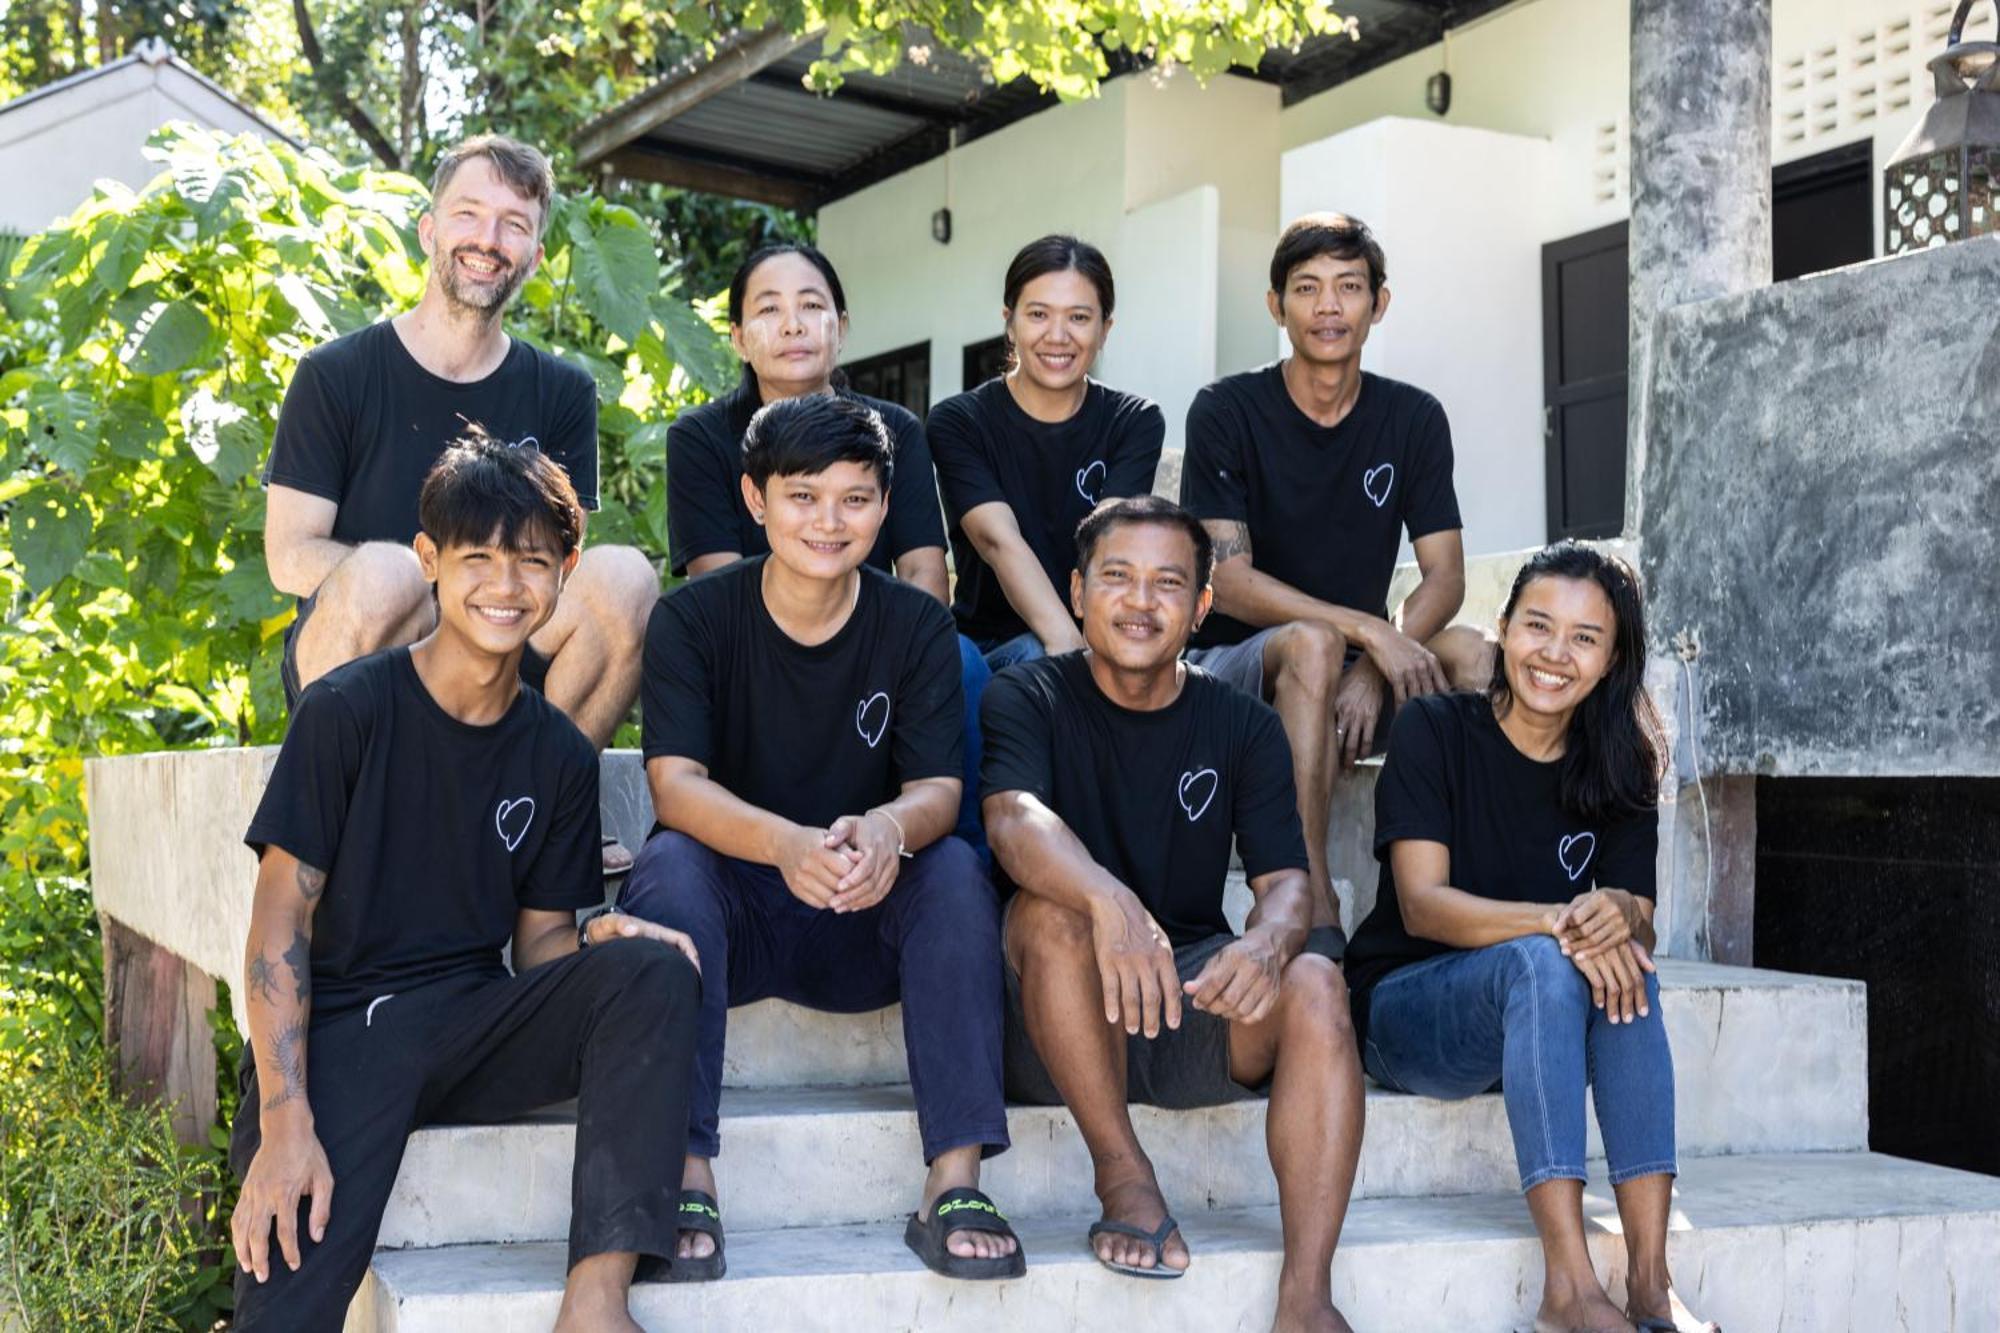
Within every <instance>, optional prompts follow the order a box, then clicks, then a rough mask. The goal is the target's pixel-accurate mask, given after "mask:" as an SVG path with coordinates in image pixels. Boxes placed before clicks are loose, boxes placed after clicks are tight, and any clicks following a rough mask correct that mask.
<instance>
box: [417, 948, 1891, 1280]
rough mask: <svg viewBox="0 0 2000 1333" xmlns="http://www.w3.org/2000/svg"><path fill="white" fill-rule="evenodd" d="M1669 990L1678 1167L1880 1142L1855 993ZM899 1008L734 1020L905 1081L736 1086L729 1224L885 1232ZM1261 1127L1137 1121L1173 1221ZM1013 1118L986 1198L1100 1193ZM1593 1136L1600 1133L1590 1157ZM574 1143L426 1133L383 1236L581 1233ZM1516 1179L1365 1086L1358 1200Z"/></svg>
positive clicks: (1049, 1130)
mask: <svg viewBox="0 0 2000 1333" xmlns="http://www.w3.org/2000/svg"><path fill="white" fill-rule="evenodd" d="M1661 975H1662V977H1663V978H1664V979H1665V981H1666V997H1665V1000H1664V1003H1665V1005H1666V1009H1667V1014H1668V1023H1669V1033H1670V1040H1671V1041H1672V1043H1673V1046H1674V1051H1675V1060H1676V1110H1677V1118H1678V1129H1679V1137H1680V1144H1681V1149H1682V1152H1683V1153H1684V1154H1686V1155H1687V1156H1689V1157H1705V1156H1712V1155H1717V1154H1724V1153H1757V1152H1775V1151H1785V1152H1794V1151H1844V1150H1853V1149H1860V1148H1863V1147H1865V1146H1866V1143H1867V1115H1866V1077H1865V1075H1866V1071H1865V1058H1866V1050H1867V1044H1866V1040H1865V1035H1864V1028H1863V1018H1862V991H1861V988H1860V987H1859V986H1858V985H1856V984H1855V983H1852V982H1844V981H1828V980H1822V979H1818V978H1811V977H1797V976H1790V975H1787V974H1783V973H1772V972H1757V971H1753V970H1750V969H1743V968H1725V967H1718V966H1715V965H1713V964H1692V963H1672V962H1668V963H1663V964H1662V968H1661ZM759 1011H762V1012H761V1013H760V1012H759ZM893 1015H894V1011H893V1010H889V1011H884V1013H883V1014H880V1015H866V1016H862V1017H860V1018H853V1017H845V1018H843V1017H841V1016H838V1015H826V1014H812V1013H809V1012H808V1011H805V1010H801V1009H798V1008H796V1007H794V1006H776V1007H773V1006H770V1005H758V1006H750V1007H746V1008H745V1009H742V1010H738V1011H737V1013H736V1015H735V1016H734V1018H733V1019H732V1028H731V1031H732V1047H733V1048H734V1049H738V1050H746V1051H747V1050H748V1049H750V1048H753V1047H754V1048H755V1049H756V1050H757V1051H758V1052H759V1053H760V1054H759V1060H760V1062H761V1060H762V1059H764V1058H771V1059H781V1060H783V1061H786V1062H789V1063H790V1066H791V1067H792V1070H793V1072H794V1073H795V1074H797V1073H798V1066H797V1062H799V1061H800V1060H802V1059H818V1060H820V1061H822V1062H821V1063H817V1064H815V1065H814V1066H812V1068H813V1069H815V1070H818V1071H825V1070H828V1069H836V1068H837V1069H840V1070H845V1071H850V1072H851V1071H852V1070H853V1069H854V1068H855V1067H856V1064H855V1059H854V1057H855V1052H856V1051H857V1050H859V1049H860V1048H862V1047H864V1046H880V1047H882V1048H883V1049H882V1052H881V1054H883V1055H884V1057H885V1058H886V1057H887V1056H889V1055H893V1056H894V1058H895V1061H896V1063H895V1064H894V1065H893V1066H886V1065H885V1066H883V1067H882V1068H881V1072H883V1073H886V1074H889V1075H890V1076H892V1077H894V1078H896V1079H897V1080H898V1082H897V1083H896V1084H892V1085H877V1086H865V1085H864V1086H848V1087H832V1088H817V1089H807V1088H800V1087H790V1088H737V1089H730V1090H727V1091H725V1094H724V1099H723V1126H722V1131H723V1143H724V1151H723V1154H722V1156H721V1157H719V1158H717V1159H716V1173H717V1176H718V1183H719V1185H720V1188H721V1194H722V1199H723V1208H724V1211H725V1213H726V1214H727V1215H728V1217H729V1218H730V1220H731V1223H732V1224H733V1225H735V1226H738V1227H742V1228H744V1229H746V1230H757V1229H761V1228H764V1227H768V1226H773V1225H776V1223H777V1222H778V1220H779V1219H781V1218H791V1219H794V1220H795V1221H797V1222H800V1223H801V1224H807V1223H810V1224H815V1225H826V1224H836V1223H852V1222H870V1221H880V1220H884V1219H889V1218H895V1217H899V1216H901V1215H902V1214H903V1213H904V1212H905V1211H907V1210H908V1209H909V1208H910V1207H911V1206H912V1201H911V1198H910V1196H911V1193H912V1192H913V1191H914V1190H915V1189H916V1187H917V1184H918V1183H919V1180H920V1164H921V1161H922V1155H921V1151H920V1148H919V1143H918V1138H917V1128H916V1115H915V1112H914V1110H913V1109H912V1106H911V1101H910V1095H909V1091H908V1089H907V1087H905V1086H902V1084H901V1083H900V1080H901V1079H902V1078H903V1077H904V1071H903V1069H902V1066H901V1051H900V1044H899V1043H897V1042H895V1041H894V1034H895V1033H896V1025H895V1023H894V1021H893ZM751 1016H756V1018H757V1021H758V1022H759V1023H761V1024H763V1026H761V1027H758V1028H756V1029H753V1032H754V1036H751V1037H750V1038H749V1039H748V1040H745V1039H744V1037H745V1034H744V1032H743V1024H742V1023H741V1020H742V1019H744V1018H746V1017H751ZM812 1052H831V1053H832V1054H831V1055H830V1056H829V1055H824V1054H823V1055H821V1056H818V1057H814V1056H812V1055H811V1053H812ZM767 1053H768V1054H767ZM1263 1117H1264V1104H1263V1103H1262V1102H1261V1101H1243V1102H1237V1103H1234V1104H1231V1105H1228V1106H1221V1107H1213V1108H1209V1109H1206V1110H1202V1111H1192V1112H1163V1111H1158V1110H1156V1109H1154V1108H1150V1107H1136V1108H1134V1117H1133V1118H1134V1124H1135V1127H1136V1128H1137V1130H1138V1132H1139V1135H1140V1138H1141V1141H1142V1142H1144V1143H1145V1144H1146V1146H1147V1149H1148V1151H1149V1152H1150V1153H1151V1155H1152V1157H1153V1159H1154V1161H1155V1163H1156V1164H1157V1165H1158V1168H1159V1171H1160V1174H1161V1178H1162V1183H1163V1185H1164V1186H1165V1187H1166V1189H1167V1190H1168V1192H1169V1196H1170V1197H1171V1198H1172V1199H1173V1200H1174V1201H1175V1207H1176V1208H1177V1209H1179V1210H1181V1211H1182V1212H1184V1213H1185V1212H1194V1211H1199V1210H1203V1209H1227V1208H1241V1207H1247V1206H1255V1205H1264V1204H1270V1203H1275V1202H1276V1197H1277V1196H1276V1186H1275V1184H1274V1183H1273V1181H1272V1179H1271V1173H1270V1169H1269V1167H1268V1165H1267V1164H1266V1161H1265V1156H1264V1135H1263ZM1008 1119H1009V1127H1010V1132H1011V1134H1012V1135H1013V1140H1014V1147H1013V1150H1012V1151H1010V1152H1008V1153H1006V1154H1004V1155H1002V1156H1000V1157H998V1158H995V1159H994V1160H993V1161H992V1162H991V1163H990V1164H989V1166H988V1168H987V1175H986V1183H987V1186H988V1188H989V1189H990V1190H991V1192H992V1193H993V1195H994V1197H995V1198H996V1199H998V1200H999V1201H1000V1204H1001V1206H1002V1207H1004V1208H1006V1209H1008V1210H1009V1211H1010V1212H1011V1213H1015V1214H1018V1215H1021V1216H1035V1215H1038V1214H1043V1213H1051V1212H1059V1211H1062V1210H1063V1209H1064V1207H1065V1200H1067V1199H1068V1198H1069V1196H1070V1194H1071V1193H1072V1191H1073V1189H1074V1187H1075V1183H1076V1182H1077V1181H1079V1180H1088V1179H1089V1178H1090V1161H1089V1157H1088V1155H1087V1154H1086V1153H1085V1151H1084V1148H1083V1143H1082V1140H1081V1138H1080V1137H1079V1135H1078V1134H1077V1132H1076V1127H1075V1123H1074V1121H1072V1120H1071V1118H1070V1116H1069V1114H1068V1113H1067V1112H1066V1111H1064V1110H1063V1109H1062V1108H1060V1107H1053V1108H1050V1107H1017V1108H1014V1109H1013V1110H1012V1111H1011V1112H1010V1114H1009V1117H1008ZM1595 1134H1596V1128H1595V1125H1594V1123H1593V1125H1592V1136H1593V1145H1594V1144H1595ZM574 1141H575V1126H574V1121H573V1117H572V1116H571V1115H570V1114H569V1113H568V1112H567V1111H563V1110H555V1111H551V1112H548V1113H544V1114H540V1115H537V1116H533V1117H529V1118H527V1119H525V1120H522V1121H519V1122H515V1123H512V1124H506V1125H494V1126H434V1127H431V1128H427V1129H424V1130H421V1131H419V1132H418V1133H417V1134H415V1135H413V1136H412V1137H411V1140H410V1146H409V1150H408V1153H407V1154H406V1156H405V1157H404V1161H403V1168H402V1174H401V1175H400V1177H399V1178H398V1180H397V1184H396V1188H395V1192H394V1194H393V1195H392V1196H391V1199H390V1203H389V1208H388V1211H387V1213H386V1215H385V1216H384V1219H383V1227H382V1233H381V1243H382V1244H383V1245H384V1246H388V1247H412V1246H429V1245H457V1244H468V1243H476V1242H485V1241H534V1240H555V1239H560V1238H562V1237H563V1236H566V1235H567V1234H568V1226H569V1203H570V1195H569V1180H570V1160H571V1156H572V1152H573V1149H574ZM1593 1151H1594V1152H1595V1151H1596V1149H1595V1147H1593ZM500 1162H505V1163H507V1164H508V1170H507V1171H506V1172H505V1173H501V1172H497V1171H495V1170H494V1169H493V1167H494V1164H495V1163H500ZM1516 1180H1517V1177H1516V1174H1515V1169H1514V1158H1513V1150H1512V1146H1511V1140H1510V1138H1509V1136H1508V1132H1507V1124H1506V1114H1505V1111H1504V1109H1503V1108H1502V1106H1501V1103H1500V1099H1499V1097H1497V1096H1492V1095H1489V1096H1485V1097H1475V1098H1472V1099H1470V1100H1467V1101H1462V1102H1436V1101H1432V1100H1430V1099H1428V1098H1422V1097H1407V1096H1401V1095H1397V1094H1394V1093H1387V1092H1382V1091H1379V1090H1376V1091H1373V1092H1371V1094H1370V1097H1369V1102H1368V1130H1367V1136H1366V1138H1365V1140H1364V1145H1363V1149H1362V1157H1361V1174H1360V1178H1359V1181H1358V1184H1357V1187H1356V1189H1357V1195H1358V1197H1407V1196H1415V1195H1436V1194H1472V1193H1480V1192H1486V1191H1493V1192H1504V1191H1507V1190H1509V1189H1512V1188H1513V1187H1514V1185H1515V1183H1516Z"/></svg>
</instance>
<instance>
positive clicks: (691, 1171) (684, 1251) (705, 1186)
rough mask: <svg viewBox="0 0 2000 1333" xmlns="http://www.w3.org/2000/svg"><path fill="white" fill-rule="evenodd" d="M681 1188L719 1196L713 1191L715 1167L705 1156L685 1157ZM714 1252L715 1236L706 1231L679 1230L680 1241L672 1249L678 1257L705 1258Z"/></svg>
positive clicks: (715, 1196) (713, 1197)
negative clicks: (685, 1162) (685, 1163)
mask: <svg viewBox="0 0 2000 1333" xmlns="http://www.w3.org/2000/svg"><path fill="white" fill-rule="evenodd" d="M681 1188H682V1189H684V1190H700V1191H701V1192H702V1193H703V1194H706V1195H707V1196H708V1197H709V1198H711V1199H715V1198H719V1197H720V1196H719V1195H717V1194H716V1192H715V1168H714V1167H713V1166H711V1165H709V1161H708V1159H707V1158H706V1157H690V1158H688V1159H687V1165H686V1166H684V1167H682V1168H681ZM714 1253H715V1237H713V1236H711V1235H709V1234H708V1233H707V1232H706V1231H683V1232H681V1243H680V1245H679V1246H678V1247H677V1248H676V1249H675V1250H674V1257H675V1258H678V1259H706V1258H708V1256H710V1255H711V1254H714Z"/></svg>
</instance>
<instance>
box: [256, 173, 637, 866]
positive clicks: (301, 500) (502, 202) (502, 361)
mask: <svg viewBox="0 0 2000 1333" xmlns="http://www.w3.org/2000/svg"><path fill="white" fill-rule="evenodd" d="M554 202H555V177H554V175H553V174H552V173H551V172H550V170H549V163H548V159H547V158H545V157H543V156H542V154H541V153H540V152H539V151H538V150H536V149H534V148H532V147H530V146H528V145H526V144H522V143H517V142H515V141H514V140H512V139H508V138H505V137H503V136H501V135H495V134H488V135H480V136H478V137H476V138H471V139H467V140H466V141H464V142H463V143H461V144H458V145H457V146H456V147H454V148H451V149H449V150H447V151H446V152H445V154H444V155H443V156H442V157H440V158H439V159H438V163H437V169H436V172H435V173H434V175H433V177H432V180H431V202H430V207H429V208H427V209H426V210H425V211H424V214H423V216H422V217H421V218H419V219H418V221H417V239H418V240H419V242H420V243H421V244H422V245H423V248H424V253H425V254H426V255H427V256H428V257H429V259H430V265H429V272H428V276H427V279H426V282H425V285H424V294H423V297H422V299H421V300H419V301H418V302H417V304H416V306H415V307H414V308H412V309H410V310H406V311H404V312H403V313H402V314H400V315H397V316H396V317H395V318H393V319H389V320H385V321H383V322H382V323H379V324H373V325H370V326H369V327H367V328H365V329H362V330H360V331H358V332H356V333H350V334H348V335H346V336H345V337H341V338H336V339H334V340H333V341H332V342H329V343H326V344H324V345H322V346H319V347H315V348H314V349H313V350H312V351H310V352H308V353H307V354H306V355H305V357H304V359H302V360H301V361H300V362H299V366H298V370H297V371H296V372H295V373H294V374H293V377H292V382H291V385H290V386H289V387H288V388H287V389H286V391H285V402H284V407H283V408H282V409H281V410H280V412H279V415H278V429H277V433H276V435H275V436H274V437H273V438H272V441H271V457H270V460H269V462H268V463H267V464H266V465H265V469H264V482H265V485H266V486H267V487H268V489H269V502H268V503H269V511H268V515H267V517H266V519H265V524H264V560H265V564H266V565H267V566H268V567H269V569H270V574H271V582H272V584H273V585H274V586H275V587H276V588H277V589H278V590H279V591H280V592H286V593H291V594H292V595H293V596H295V597H297V598H298V599H299V614H298V618H297V620H296V621H294V622H293V624H292V626H291V628H290V629H289V630H287V631H286V634H285V650H284V665H283V678H284V686H285V701H286V703H287V704H288V705H290V704H295V703H296V702H297V700H298V696H299V692H300V691H301V690H303V689H304V688H305V687H306V686H307V685H309V684H311V683H312V682H313V681H314V680H316V679H318V678H319V677H320V676H322V675H324V674H325V673H326V672H327V671H329V670H331V669H332V668H334V667H336V666H338V665H340V664H341V663H342V662H347V661H352V660H353V659H354V658H356V657H360V656H362V655H364V654H366V653H371V652H376V651H378V650H380V649H383V648H387V647H391V646H393V645H396V644H404V643H411V642H414V641H415V640H416V639H418V638H421V637H422V636H423V635H424V634H426V633H428V632H429V630H430V628H431V625H432V624H433V622H434V613H433V611H432V608H431V597H430V591H429V588H428V587H427V585H426V583H425V581H424V577H423V573H422V571H421V570H420V569H419V568H418V567H417V561H416V558H415V556H414V555H413V554H412V552H411V548H410V539H411V538H412V537H413V536H415V535H416V532H417V490H418V488H419V487H420V486H421V485H422V483H423V480H424V475H425V473H427V472H428V471H429V470H430V466H431V464H432V463H433V462H435V461H436V460H437V456H438V454H439V453H441V452H442V451H443V450H444V447H445V445H446V444H447V443H448V442H450V441H452V440H455V439H457V438H458V437H460V436H461V435H464V434H465V433H466V432H467V431H468V430H475V429H476V430H479V431H482V432H484V433H485V434H487V435H490V436H492V437H493V438H494V439H496V440H501V441H504V442H506V443H508V444H532V445H536V446H538V447H539V448H540V449H541V451H542V452H543V453H545V454H547V455H548V456H549V457H550V458H552V459H554V460H555V461H556V462H557V463H559V464H561V465H562V467H563V469H564V470H565V471H566V472H567V473H568V474H569V478H570V481H571V483H572V484H573V485H574V486H575V487H576V491H577V494H578V495H579V496H580V497H581V498H582V501H583V505H584V507H585V508H586V509H595V508H596V507H597V390H596V388H595V386H594V384H593V382H592V380H591V377H590V375H589V374H588V373H587V372H586V371H585V370H584V369H583V368H582V367H580V366H577V365H575V364H572V363H570V362H566V361H562V360H560V359H558V358H556V357H555V356H552V355H550V354H549V353H547V352H544V351H542V350H541V349H539V348H537V347H533V346H531V345H529V344H528V343H525V342H523V341H521V340H520V339H518V338H511V337H509V336H508V334H507V331H506V329H505V328H504V327H503V326H502V321H501V316H502V315H503V313H504V312H505V311H506V308H507V305H508V302H510V301H511V300H512V299H513V298H514V295H515V293H516V292H518V291H520V289H521V284H522V283H524V282H526V281H527V280H528V278H529V277H530V276H531V275H533V273H534V271H535V268H536V266H537V265H538V264H540V263H541V259H542V234H543V232H544V231H546V230H547V228H548V223H549V210H550V208H551V207H552V206H553V204H554ZM659 591H660V584H659V576H658V575H657V573H655V571H654V569H653V567H652V564H651V562H650V561H648V560H647V559H646V557H645V556H644V555H643V554H641V553H640V552H639V551H636V550H634V549H632V548H631V547H625V546H597V547H592V548H591V549H590V550H588V551H586V552H584V554H583V557H582V559H581V560H580V562H579V563H578V566H577V570H576V576H575V577H574V578H573V579H571V580H570V583H569V586H568V588H567V589H566V590H565V592H564V595H563V599H562V605H561V607H560V608H558V610H557V612H556V614H555V615H554V616H552V617H550V619H549V622H548V623H547V624H546V625H544V626H542V627H541V628H540V629H539V630H537V631H536V633H535V636H534V638H533V640H532V641H531V642H530V643H529V644H528V646H527V650H526V651H525V652H523V653H522V654H521V674H522V678H523V679H525V680H526V681H528V683H529V684H531V685H533V686H534V687H535V688H536V689H537V690H538V691H540V692H541V693H543V694H545V695H547V696H548V699H549V702H551V703H553V704H554V705H555V706H556V707H557V708H560V709H561V710H562V711H563V712H564V713H566V714H568V715H569V717H570V719H571V720H572V721H574V722H575V723H576V724H577V726H578V728H579V729H581V730H582V732H583V734H584V735H586V736H588V737H589V738H590V740H591V742H592V743H593V744H594V745H596V746H598V747H599V748H600V749H601V748H602V747H603V746H605V745H606V744H608V743H609V742H610V739H611V735H612V733H613V732H614V731H616V730H617V728H618V724H619V723H620V722H622V721H623V720H624V719H625V716H626V714H627V713H628V712H629V711H630V710H631V707H632V700H633V697H634V696H635V695H636V694H637V692H638V688H639V665H638V664H639V646H640V641H641V636H642V635H643V634H644V632H645V626H646V616H647V614H648V613H649V612H650V611H651V610H652V606H653V601H654V600H655V599H656V598H657V597H658V596H659ZM629 864H630V857H629V855H627V854H626V853H624V852H623V851H621V850H617V849H615V848H613V849H611V850H608V851H607V852H606V854H605V869H606V871H607V872H615V871H619V870H623V869H624V868H625V867H626V866H628V865H629Z"/></svg>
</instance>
